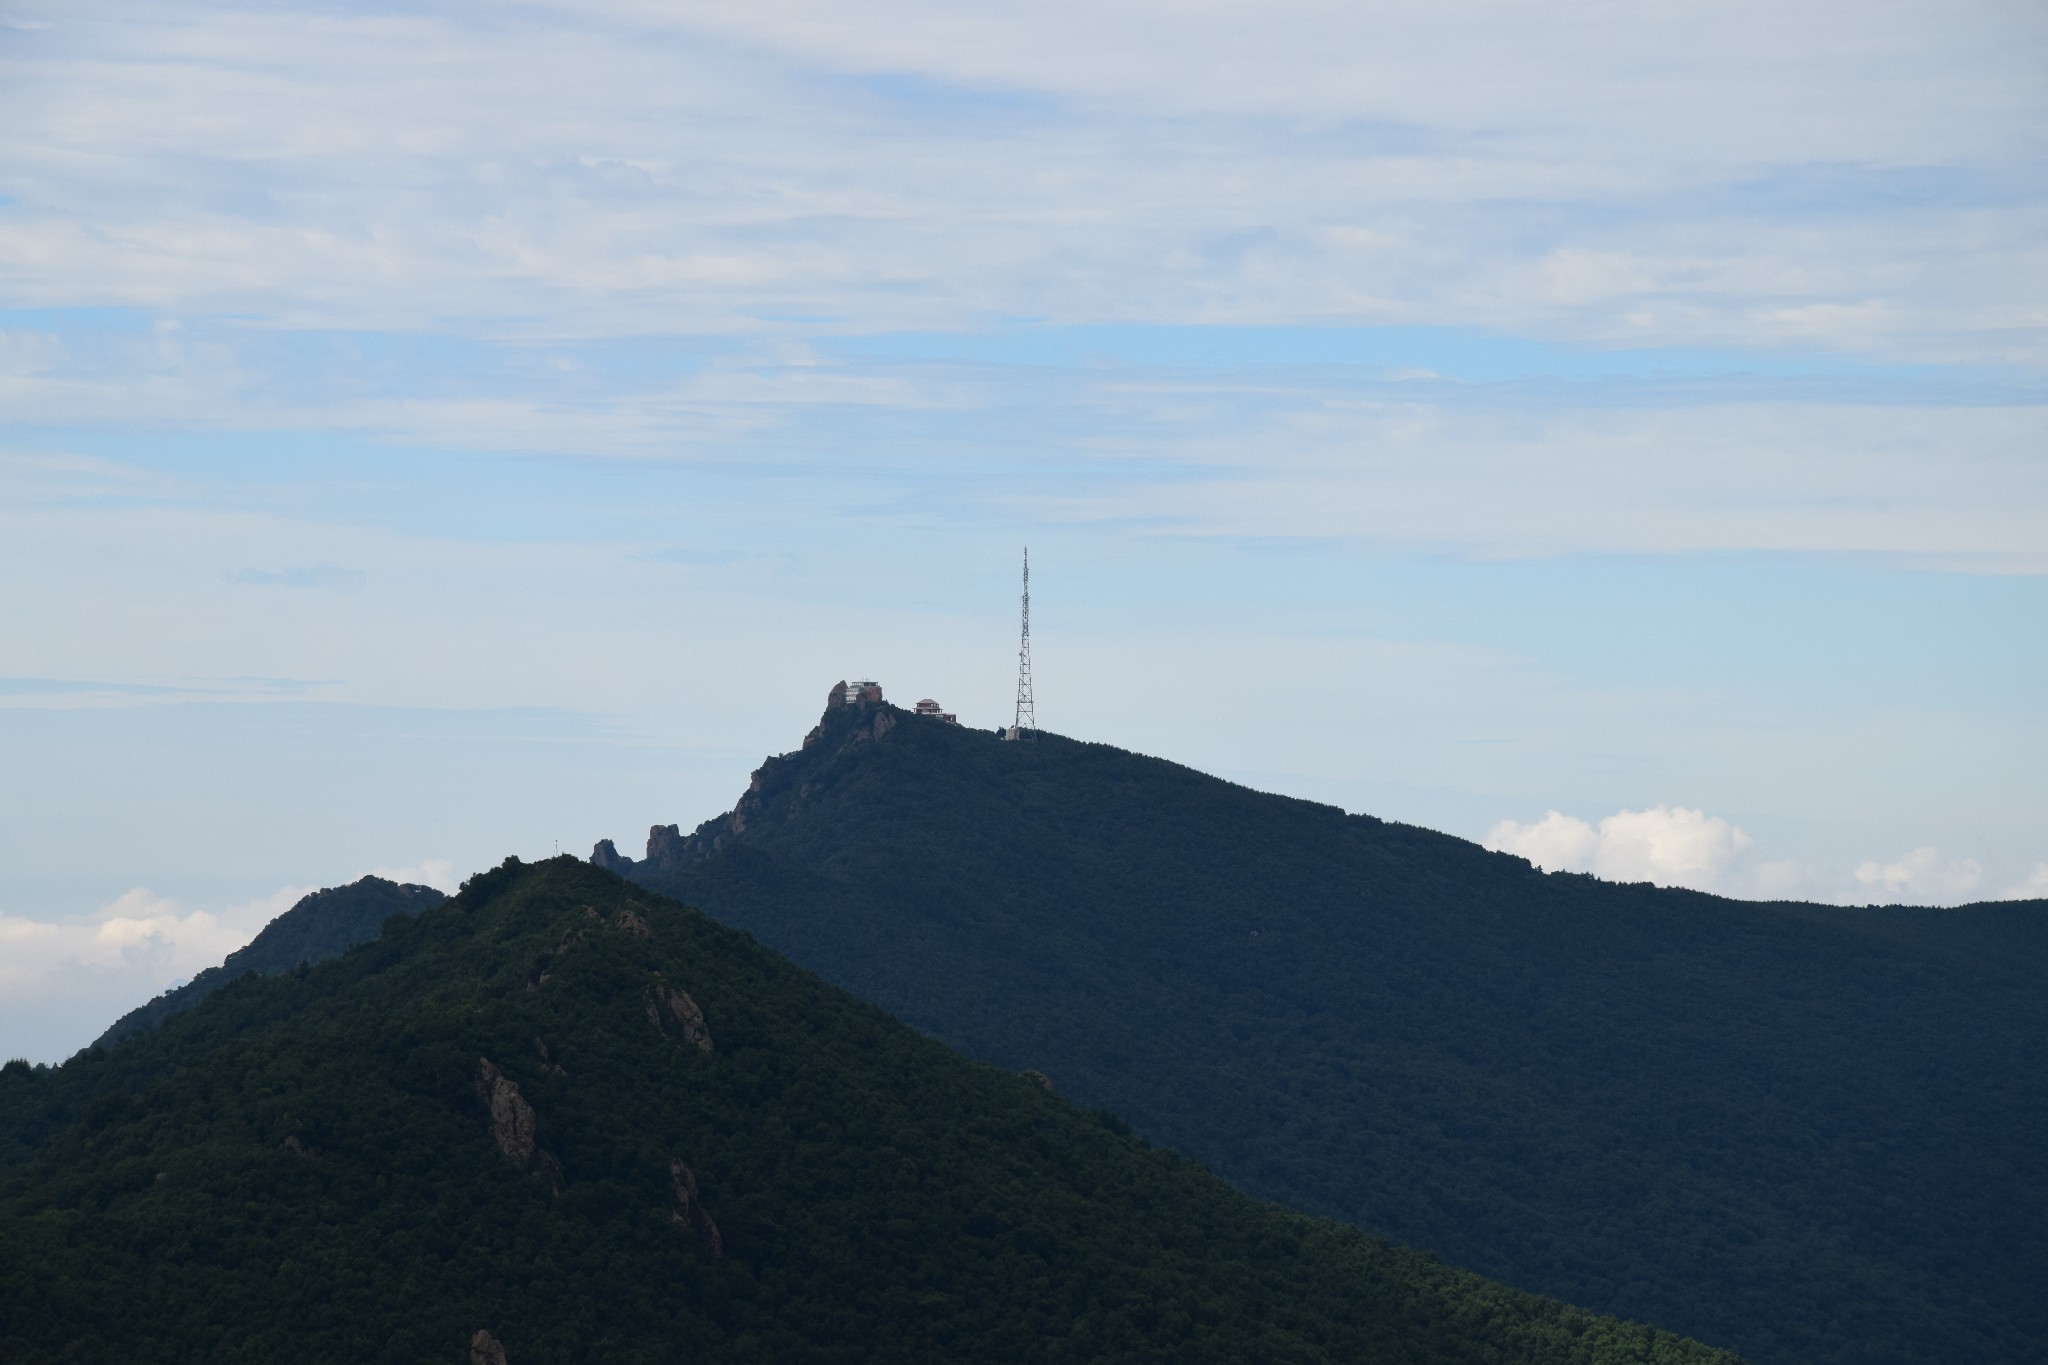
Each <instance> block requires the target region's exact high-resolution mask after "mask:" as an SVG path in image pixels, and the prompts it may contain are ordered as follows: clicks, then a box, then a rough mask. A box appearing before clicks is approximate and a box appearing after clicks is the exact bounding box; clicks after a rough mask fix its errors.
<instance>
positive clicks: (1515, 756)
mask: <svg viewBox="0 0 2048 1365" xmlns="http://www.w3.org/2000/svg"><path fill="white" fill-rule="evenodd" d="M0 127H5V128H6V129H7V135H6V137H5V138H4V139H0V1053H5V1054H6V1055H9V1056H13V1055H23V1056H27V1057H30V1058H31V1059H33V1060H38V1061H54V1060H57V1059H60V1058H62V1057H63V1056H66V1055H68V1054H69V1053H71V1052H72V1051H74V1050H76V1049H77V1048H79V1047H81V1046H83V1045H85V1044H86V1043H88V1042H90V1041H91V1039H92V1038H93V1037H94V1036H96V1035H97V1034H98V1033H99V1032H100V1031H101V1030H102V1029H103V1028H104V1027H105V1026H106V1024H107V1023H109V1022H110V1021H111V1020H112V1019H113V1018H114V1017H115V1016H116V1015H118V1014H120V1013H121V1012H122V1011H124V1010H126V1009H128V1008H130V1007H132V1006H133V1005H135V1004H137V1003H140V1002H141V1001H142V1000H145V999H147V998H149V997H150V996H152V995H154V994H156V993H157V992H159V991H161V990H163V989H165V988H167V987H168V986H170V985H172V984H175V983H176V982H178V981H180V980H183V979H185V978H187V977H189V976H190V975H191V974H192V973H193V972H195V971H197V970H199V969H200V968H202V967H205V966H208V965H211V964H213V963H215V962H218V961H219V960H220V958H221V957H222V956H223V955H224V954H225V953H226V952H227V951H230V950H231V949H233V948H234V947H236V946H239V944H241V943H243V942H246V941H247V939H248V938H249V937H250V936H251V935H252V934H253V933H254V932H255V931H256V930H257V929H258V928H260V927H261V925H262V924H263V923H265V922H266V921H267V920H268V919H269V918H270V917H272V916H274V915H275V914H277V913H278V912H279V911H281V910H282V909H284V908H286V907H287V906H289V905H290V904H291V903H292V902H293V901H294V900H295V899H296V898H297V897H298V896H300V895H302V894H304V893H305V892H306V891H308V890H310V889H313V888H315V887H319V886H323V885H333V884H336V883H338V882H342V881H346V880H351V879H353V878H355V877H357V876H360V875H362V874H364V873H366V872H372V871H375V872H379V873H381V874H383V875H391V876H398V877H401V878H405V879H410V880H423V881H428V882H431V883H433V884H436V885H440V886H442V887H444V888H449V889H452V888H453V886H454V885H455V884H457V883H458V882H459V881H460V880H461V879H462V878H463V877H465V876H467V875H469V874H471V873H473V872H475V871H477V870H479V869H481V868H483V867H486V866H489V865H492V864H495V863H496V862H498V861H500V860H501V859H502V858H504V857H505V856H506V855H508V854H517V855H520V856H522V857H536V856H546V855H548V854H551V853H552V852H554V851H555V850H557V849H561V850H564V851H570V852H575V853H578V854H582V853H586V852H587V851H588V850H589V848H590V846H591V844H592V843H593V842H594V841H595V840H597V839H599V838H613V839H616V840H617V841H618V842H619V846H620V847H621V849H623V850H624V851H627V852H629V853H631V852H637V850H638V848H639V846H640V842H641V840H642V839H643V838H644V834H643V833H642V831H644V830H646V829H647V828H648V827H649V826H650V825H653V824H657V823H658V824H668V823H680V824H682V825H683V826H684V827H685V828H687V827H689V826H691V825H694V824H695V823H697V822H698V821H701V820H703V819H706V818H709V817H710V816H712V815H715V814H717V813H719V812H720V811H722V810H725V809H727V808H729V807H730V805H731V803H732V801H733V799H734V798H735V797H736V796H737V795H738V794H739V792H740V791H742V790H743V789H744V787H745V784H746V780H747V775H748V773H749V772H750V770H751V769H752V768H753V767H755V766H756V765H757V764H758V763H759V761H760V760H761V758H762V757H763V756H765V755H767V754H771V753H777V752H783V751H786V750H789V749H792V748H794V747H796V746H797V744H798V743H799V742H800V740H801V738H802V736H803V734H804V732H805V731H806V730H807V729H808V728H809V726H810V725H811V724H812V723H813V722H814V720H815V717H816V715H817V713H818V712H819V711H820V710H821V709H822V707H823V703H824V698H825V693H826V690H827V688H828V687H829V686H830V684H832V683H833V682H834V681H836V680H838V679H841V678H847V677H872V678H877V679H879V680H881V681H882V683H883V685H884V686H885V688H886V689H888V692H889V695H890V697H891V698H892V699H893V700H896V701H898V702H903V703H907V702H909V701H912V700H915V699H917V698H919V697H926V696H929V697H935V698H937V699H939V700H940V701H941V702H942V703H944V704H945V705H946V707H947V708H948V709H951V710H955V711H957V712H958V713H959V714H960V716H961V719H962V721H963V722H964V723H967V724H972V725H978V726H988V727H993V726H996V725H1001V724H1006V723H1008V722H1009V721H1010V719H1011V718H1012V717H1011V707H1012V702H1013V696H1014V687H1015V677H1014V669H1015V658H1016V643H1017V642H1016V614H1017V606H1018V603H1017V593H1018V583H1017V573H1018V560H1019V557H1020V554H1021V551H1022V549H1023V547H1024V546H1025V545H1027V544H1028V545H1029V546H1030V548H1031V555H1032V567H1033V578H1032V590H1033V595H1032V609H1033V610H1032V620H1033V647H1034V662H1035V681H1036V691H1037V701H1038V718H1039V722H1040V724H1041V725H1042V726H1044V727H1045V728H1046V729H1049V730H1053V731H1057V732H1059V733H1061V734H1067V735H1073V736H1076V737H1080V738H1084V739H1090V740H1099V741H1104V742H1107V743H1112V744H1117V745H1121V746H1124V747H1127V748H1132V749H1137V750H1141V751H1144V752H1147V753H1153V754H1158V755H1161V756H1164V757H1168V758H1171V759H1174V760H1176V761H1179V762H1182V763H1186V764H1189V765H1191V766H1194V767H1197V768H1200V769H1203V770H1205V771H1208V772H1213V773H1217V774H1219V775H1222V776H1225V777H1228V778H1231V779H1233V780H1236V781H1240V782H1244V783H1247V784H1249V785H1252V786H1256V787H1260V788H1263V789H1267V790H1272V791H1279V792H1286V793H1290V794H1293V795H1298V796H1304V797H1309V798H1313V799H1316V800H1321V801H1327V802H1330V803H1333V804H1336V805H1341V806H1343V807H1345V808H1346V809H1349V810H1354V811H1364V812H1369V813H1372V814H1375V815H1379V816H1382V817H1385V818H1389V819H1398V820H1405V821H1410V822H1414V823H1418V824H1423V825H1427V826H1430V827H1433V828H1437V829H1443V830H1447V831H1449V832H1451V833H1454V834H1458V835H1460V836H1463V837H1466V838H1470V839H1473V840H1477V841H1481V842H1484V843H1486V844H1488V846H1490V847H1494V848H1498V849H1503V850H1506V851H1509V852H1513V853H1518V854H1521V855H1523V856H1525V857H1528V858H1530V859H1531V860H1532V861H1534V862H1536V863H1537V864H1538V865H1540V866H1544V867H1546V868H1552V869H1558V868H1570V869H1573V870H1588V871H1593V872H1595V873H1597V874H1598V875H1601V876H1606V877H1612V878H1615V879H1618V880H1624V881H1643V880H1649V881H1656V882H1659V883H1661V884H1665V885H1684V886H1694V887H1699V888H1702V889H1708V890H1714V891H1719V892H1722V893H1725V894H1729V895H1736V896H1744V897H1761V898H1776V897H1797V898H1808V899H1816V900H1825V901H1839V902H1845V903H1851V904H1869V903H1878V902H1899V901H1905V902H1914V903H1925V904H1938V905H1956V904H1962V903H1967V902H1974V901H1982V900H1989V899H1999V898H2012V897H2028V896H2048V782H2044V778H2043V774H2044V773H2048V706H2044V702H2048V683H2044V681H2043V680H2044V679H2048V420H2044V417H2048V9H2044V8H2043V7H2042V6H2040V5H2039V4H2037V3H2034V2H2033V0H1943V2H1942V3H1933V2H1932V0H1858V3H1855V4H1848V3H1842V2H1840V0H1827V2H1826V3H1819V2H1816V0H1771V2H1770V3H1760V2H1758V0H1715V3H1711V4H1710V3H1704V0H1697V2H1696V0H1660V2H1659V3H1652V4H1644V3H1640V2H1639V0H1637V2H1635V3H1620V2H1619V0H1612V2H1610V0H1558V2H1556V3H1548V4H1543V5H1536V4H1530V3H1522V2H1519V0H1518V2H1517V3H1498V2H1495V0H1477V2H1468V0H1445V2H1444V3H1438V4H1435V5H1430V6H1416V5H1409V4H1402V5H1393V4H1380V3H1361V2H1360V0H1343V3H1336V2H1335V0H1260V2H1259V3H1256V4H1254V3H1249V0H1233V2H1231V3H1219V2H1216V0H1175V2H1174V3H1172V4H1167V3H1164V0H1089V2H1088V3H1086V4H1081V3H1069V2H1068V0H1042V2H1041V3H1039V4H1035V5H1029V6H1026V5H1015V4H1011V5H993V4H987V3H978V2H977V0H947V2H946V3H931V2H928V0H859V2H858V3H852V4H849V3H846V0H837V3H826V2H825V0H756V3H752V4H748V5H742V6H736V5H731V4H706V3H693V2H692V0H661V3H654V0H582V3H576V4H565V3H547V2H546V0H528V2H526V3H521V2H519V0H508V3H501V4H493V5H489V6H478V5H473V4H455V3H432V2H429V0H423V2H422V3H390V4H374V3H340V2H339V0H336V2H334V3H297V4H287V3H274V2H270V0H235V2H234V3H223V2H221V0H181V3H178V4H175V5H172V4H164V3H156V4H144V3H131V2H129V0H95V2H94V3H91V4H86V5H81V4H78V3H77V2H76V0H66V3H62V4H58V3H45V2H44V0H0Z"/></svg>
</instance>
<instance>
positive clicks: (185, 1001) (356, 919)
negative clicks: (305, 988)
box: [92, 875, 446, 1047]
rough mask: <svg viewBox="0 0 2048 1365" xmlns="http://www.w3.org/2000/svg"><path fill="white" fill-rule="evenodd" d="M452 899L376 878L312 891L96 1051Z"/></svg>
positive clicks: (112, 1029) (140, 1010) (145, 1007)
mask: <svg viewBox="0 0 2048 1365" xmlns="http://www.w3.org/2000/svg"><path fill="white" fill-rule="evenodd" d="M445 899H446V896H444V895H443V893H441V892H439V891H436V890H435V889H434V888H433V887H431V886H419V885H416V884H414V883H411V882H404V883H400V882H394V881H390V880H388V879H387V878H384V877H378V876H374V875H372V876H367V877H362V878H359V879H358V880H356V881H353V882H350V883H348V884H346V885H344V886H330V887H325V888H323V889H321V890H318V891H314V892H311V893H309V894H307V895H305V896H302V897H300V898H299V899H298V900H297V901H296V902H294V903H293V905H292V907H291V908H290V909H289V910H286V911H285V912H284V913H283V914H281V915H279V916H278V917H277V918H275V919H273V920H271V921H270V923H268V924H266V925H264V926H263V928H262V929H261V930H259V931H258V932H257V934H256V937H255V938H253V939H251V940H250V941H249V942H248V943H247V944H246V945H244V946H243V947H240V948H237V949H236V950H235V951H234V952H232V953H229V954H228V955H227V958H226V960H225V961H223V962H222V963H221V964H220V965H219V966H218V967H208V968H206V969H205V970H204V971H202V972H199V973H198V974H197V975H195V976H194V977H193V978H192V979H191V980H190V981H188V982H186V983H185V984H184V985H182V986H174V987H172V988H171V989H170V990H167V991H165V992H164V993H163V994H162V995H159V996H157V997H156V998H155V999H154V1000H151V1001H149V1002H147V1003H146V1004H142V1005H138V1006H136V1007H135V1008H134V1009H132V1010H130V1011H128V1013H126V1014H124V1015H122V1016H121V1017H120V1018H119V1019H116V1020H115V1021H114V1022H113V1023H112V1024H110V1025H108V1026H107V1030H106V1032H104V1033H102V1034H101V1035H100V1036H99V1037H98V1038H97V1039H95V1040H94V1041H93V1044H92V1046H94V1047H111V1046H113V1045H114V1044H115V1043H118V1042H121V1041H122V1040H123V1039H125V1038H128V1037H130V1036H132V1035H133V1034H136V1033H141V1032H144V1031H146V1030H148V1029H152V1028H155V1027H157V1026H158V1025H160V1024H162V1023H163V1021H164V1020H166V1019H168V1018H170V1017H171V1016H172V1015H173V1014H177V1013H179V1012H181V1011H184V1010H188V1009H191V1008H192V1007H193V1006H194V1005H196V1004H198V1003H199V1002H200V1001H201V1000H204V999H205V998H206V997H207V996H209V995H211V994H213V993H214V992H215V991H217V990H219V989H220V988H221V987H222V986H225V985H227V984H228V983H229V982H230V981H233V980H234V979H235V978H236V977H238V976H241V975H242V974H243V973H244V972H255V973H256V974H258V975H259V976H277V975H279V974H280V973H283V972H288V971H291V970H292V969H293V968H294V967H297V966H298V965H299V964H300V963H302V962H306V963H312V962H324V961H326V960H327V959H328V958H330V957H334V956H335V955H337V954H339V953H341V952H344V951H346V950H347V949H349V948H352V947H354V946H355V945H356V944H358V943H361V942H363V941H365V940H366V939H371V938H375V937H376V936H377V933H378V931H380V930H381V929H382V928H383V927H384V921H385V920H386V919H387V918H389V917H390V916H392V915H416V914H418V913H419V912H420V911H421V910H424V909H427V908H429V907H431V906H435V905H439V904H440V903H441V902H442V901H443V900H445Z"/></svg>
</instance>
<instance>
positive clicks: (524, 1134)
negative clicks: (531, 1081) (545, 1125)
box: [476, 1057, 533, 1166]
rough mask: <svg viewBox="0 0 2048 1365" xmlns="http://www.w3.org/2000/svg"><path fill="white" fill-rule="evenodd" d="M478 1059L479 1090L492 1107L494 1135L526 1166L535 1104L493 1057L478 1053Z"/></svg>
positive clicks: (504, 1149) (506, 1151)
mask: <svg viewBox="0 0 2048 1365" xmlns="http://www.w3.org/2000/svg"><path fill="white" fill-rule="evenodd" d="M477 1063H478V1065H477V1081H476V1092H477V1094H478V1096H479V1097H481V1098H482V1100H483V1102H484V1104H485V1105H486V1106H488V1107H489V1109H490V1111H491V1138H492V1140H493V1141H495V1142H496V1143H497V1144H498V1150H499V1151H501V1152H503V1153H504V1154H505V1155H506V1156H508V1157H510V1158H512V1160H513V1161H514V1162H516V1163H517V1164H519V1165H521V1166H524V1165H526V1164H527V1163H528V1162H530V1161H532V1160H533V1106H532V1105H530V1104H528V1103H527V1102H526V1100H525V1098H524V1097H523V1096H521V1095H520V1093H519V1087H518V1085H516V1084H515V1083H514V1082H513V1080H512V1078H511V1077H509V1076H507V1075H505V1074H504V1073H503V1072H501V1071H499V1070H498V1068H497V1067H495V1066H493V1065H491V1059H490V1058H488V1057H479V1058H478V1059H477Z"/></svg>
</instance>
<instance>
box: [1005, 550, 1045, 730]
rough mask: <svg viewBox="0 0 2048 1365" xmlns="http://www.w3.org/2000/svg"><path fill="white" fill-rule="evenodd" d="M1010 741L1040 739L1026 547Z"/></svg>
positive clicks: (1029, 573) (1029, 569)
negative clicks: (1014, 716) (1033, 697)
mask: <svg viewBox="0 0 2048 1365" xmlns="http://www.w3.org/2000/svg"><path fill="white" fill-rule="evenodd" d="M1008 737H1009V738H1010V739H1036V738H1038V716H1037V714H1036V712H1035V711H1034V710H1033V708H1032V704H1031V547H1030V546H1029V545H1027V546H1025V547H1024V631H1023V634H1022V635H1021V636H1019V637H1018V644H1017V724H1016V725H1015V726H1014V727H1013V728H1012V729H1011V731H1010V733H1009V736H1008Z"/></svg>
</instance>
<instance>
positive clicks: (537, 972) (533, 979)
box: [526, 905, 644, 991]
mask: <svg viewBox="0 0 2048 1365" xmlns="http://www.w3.org/2000/svg"><path fill="white" fill-rule="evenodd" d="M582 910H583V922H582V923H580V924H579V923H573V922H572V923H571V924H570V926H569V927H568V928H567V929H564V930H563V931H562V936H561V938H559V939H557V940H556V941H555V946H554V947H553V948H552V949H551V950H549V951H548V952H545V953H542V954H541V955H540V956H539V957H537V958H535V959H534V960H533V969H532V970H531V971H529V972H528V973H527V974H526V989H528V990H530V991H537V990H539V989H540V988H541V987H542V986H545V985H547V984H548V982H549V981H550V980H552V979H553V978H554V974H555V964H556V963H557V962H559V961H560V960H561V958H562V954H564V953H566V952H568V951H569V950H570V949H571V948H573V947H575V946H576V945H577V944H579V943H581V942H582V941H583V938H584V935H586V934H588V933H589V932H590V931H591V929H592V928H593V927H594V926H596V925H599V924H602V923H604V916H602V915H600V914H598V913H597V907H596V906H594V905H586V906H583V907H582ZM643 927H644V926H643Z"/></svg>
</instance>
